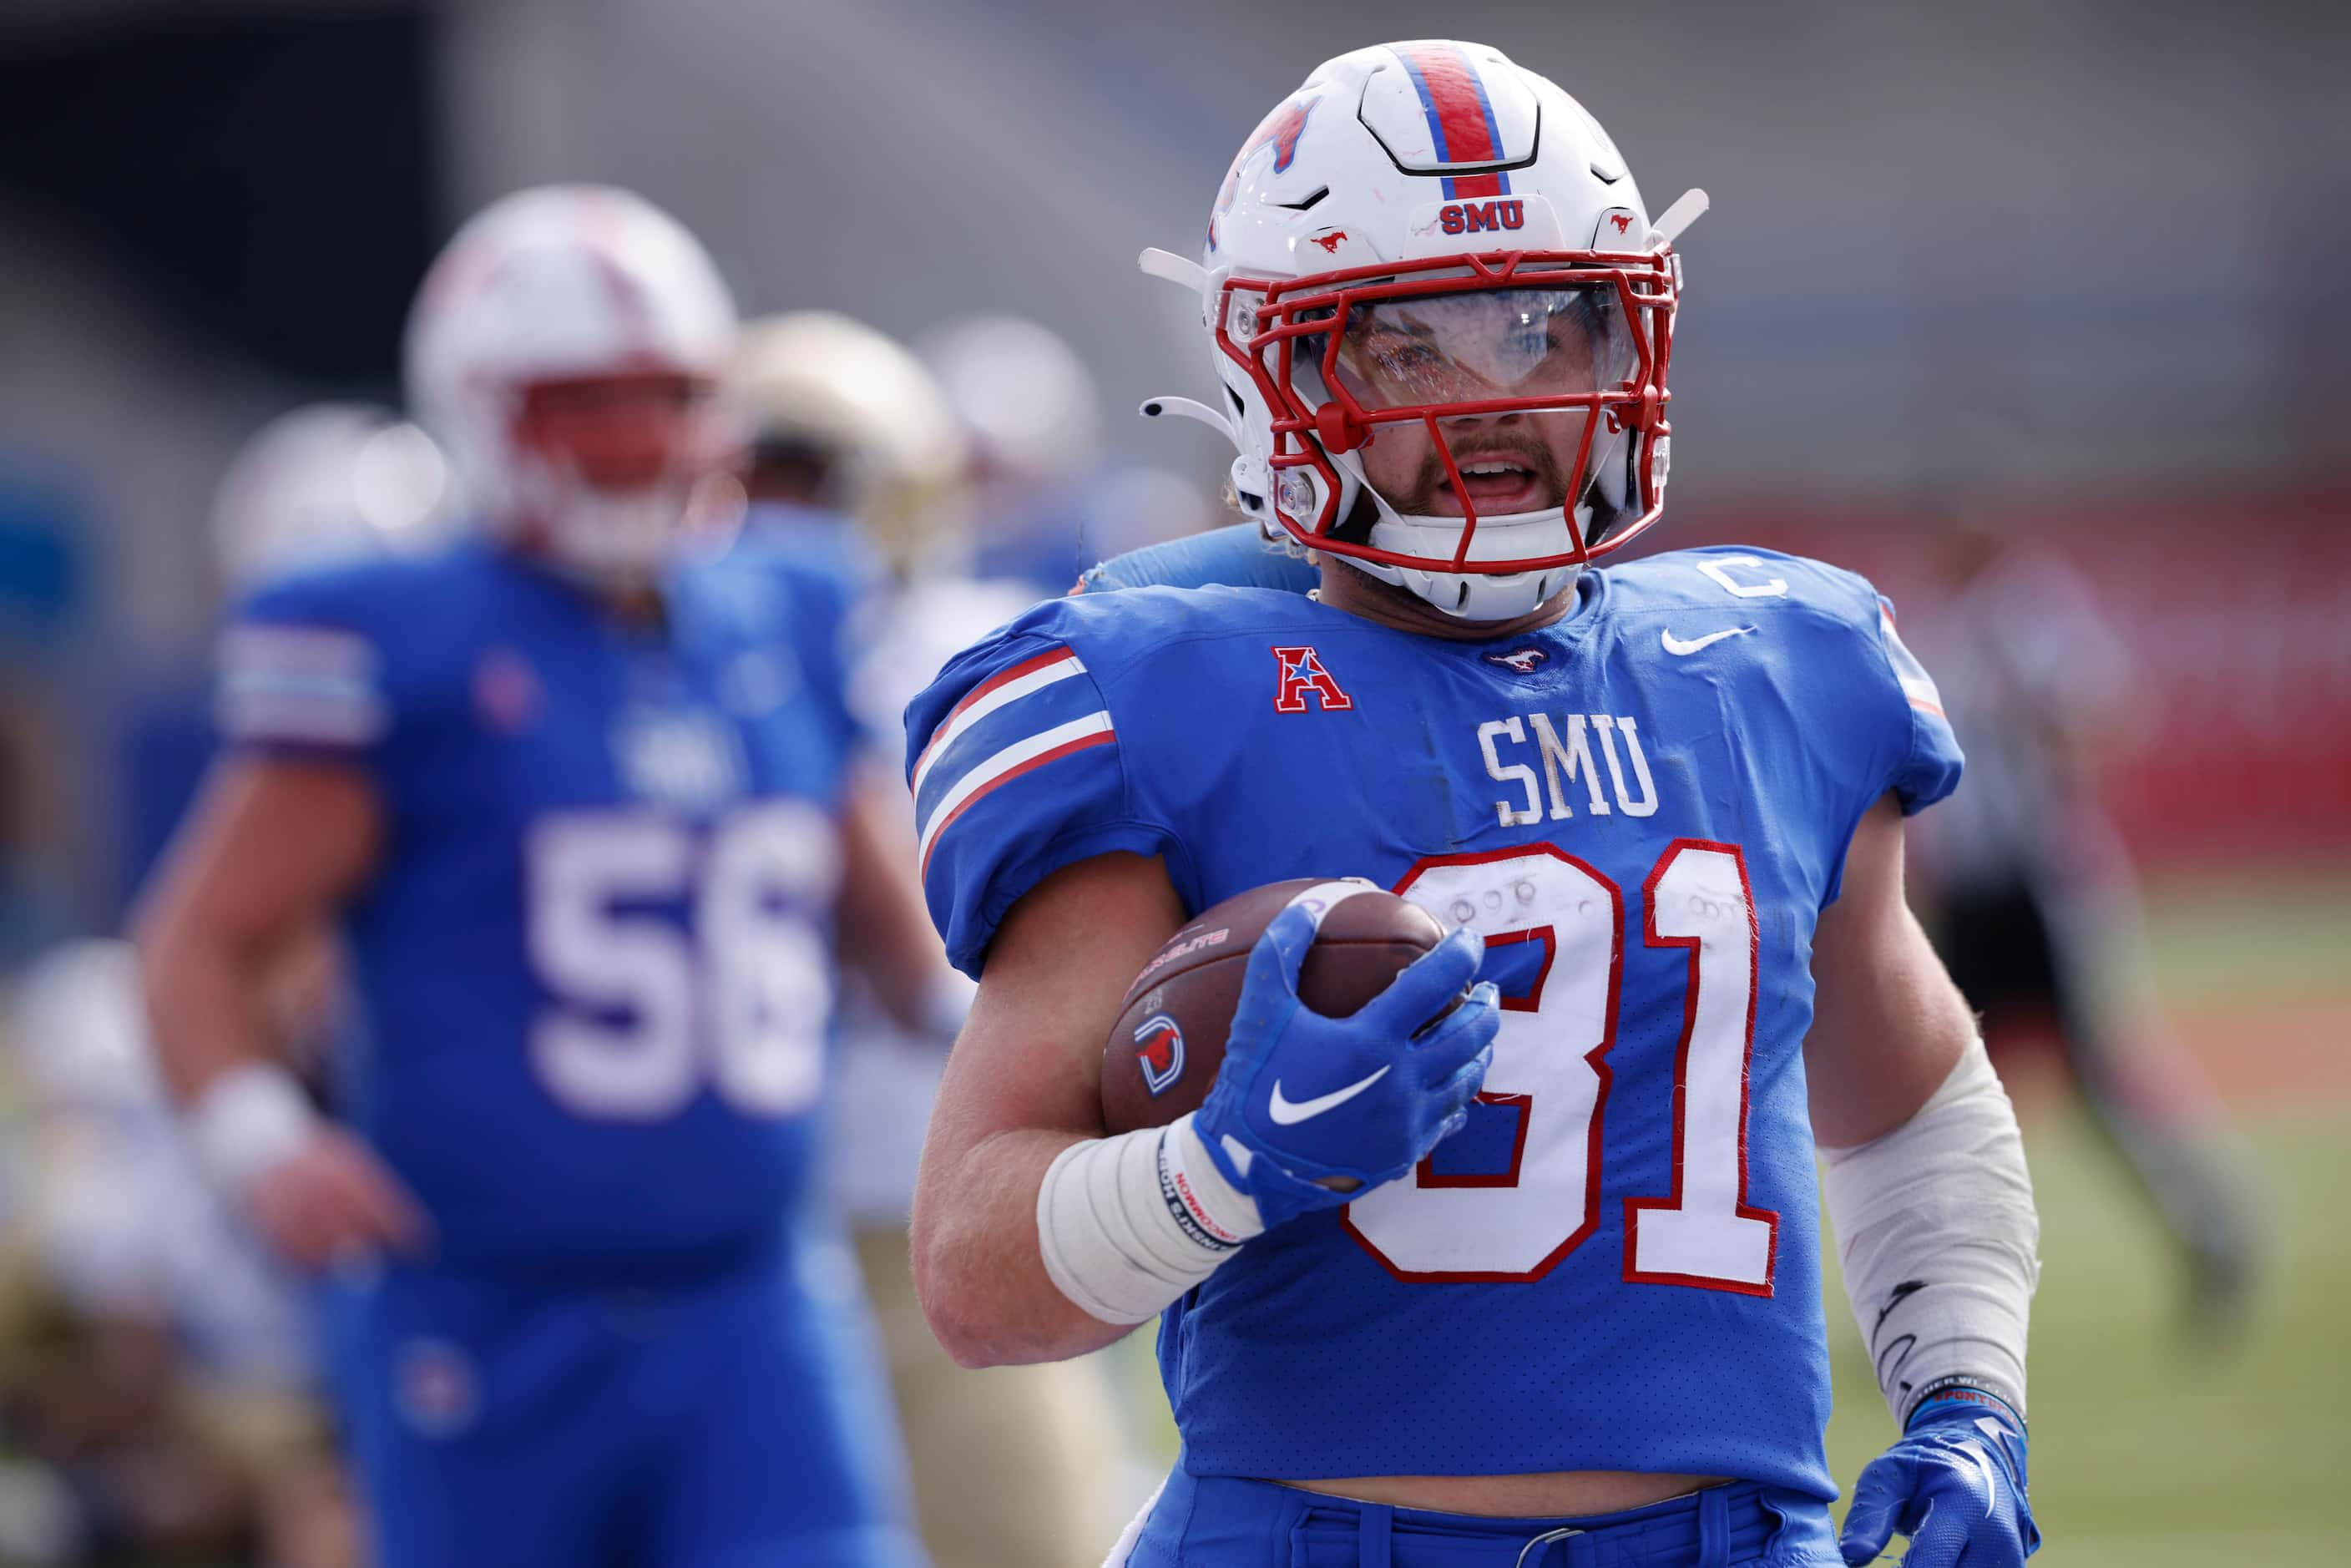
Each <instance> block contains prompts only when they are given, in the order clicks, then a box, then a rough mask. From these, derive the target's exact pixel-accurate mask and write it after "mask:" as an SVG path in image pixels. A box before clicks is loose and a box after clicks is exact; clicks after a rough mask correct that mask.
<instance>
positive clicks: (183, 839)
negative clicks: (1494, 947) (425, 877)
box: [131, 758, 380, 1101]
mask: <svg viewBox="0 0 2351 1568" xmlns="http://www.w3.org/2000/svg"><path fill="white" fill-rule="evenodd" d="M379 832H380V821H379V816H378V811H377V808H376V805H375V802H374V799H373V796H372V794H371V791H370V789H369V787H368V785H367V783H366V782H365V780H364V779H363V778H362V777H361V776H360V774H358V773H357V772H356V771H355V770H352V769H350V768H339V767H334V766H331V765H325V764H309V763H291V762H281V761H269V760H253V759H247V758H231V759H230V760H228V761H225V762H223V763H222V764H220V765H219V766H217V767H216V768H214V772H213V775H212V777H211V778H210V779H208V780H207V781H206V783H205V787H204V793H203V795H202V796H201V797H200V798H199V800H197V802H196V805H195V807H194V808H193V810H191V812H190V813H189V817H188V820H187V821H186V822H185V823H184V824H183V826H182V828H181V830H180V832H179V834H178V836H177V837H176V838H175V839H174V840H173V841H172V849H171V852H170V853H169V854H168V855H167V856H166V858H165V860H164V862H163V863H162V868H161V869H160V870H159V871H158V872H157V873H156V875H155V877H154V879H153V880H152V882H151V883H149V885H148V886H147V888H146V889H145V890H144V891H143V892H142V894H141V899H140V904H139V907H138V910H137V911H136V913H135V915H134V916H133V920H132V925H131V935H132V937H133V940H134V941H135V942H136V944H137V946H138V949H139V959H140V973H141V983H142V987H143V988H144V990H145V993H146V998H147V1009H148V1014H149V1021H150V1024H151V1027H152V1033H153V1037H154V1040H155V1048H156V1053H157V1055H158V1057H159V1059H160V1061H161V1065H162V1071H163V1074H164V1078H165V1080H166V1082H168V1083H169V1084H170V1085H171V1088H172V1092H173V1093H174V1094H176V1095H177V1096H178V1097H179V1098H180V1099H182V1100H183V1101H185V1100H189V1099H192V1098H193V1097H194V1096H195V1095H196V1094H197V1092H200V1091H201V1090H202V1089H203V1088H204V1085H205V1084H207V1083H209V1082H212V1081H213V1080H214V1078H216V1077H218V1076H219V1075H220V1074H221V1073H223V1072H225V1071H227V1070H228V1069H230V1068H232V1067H235V1066H236V1065H238V1064H239V1063H241V1062H245V1061H252V1060H254V1059H255V1058H256V1057H257V1056H260V1055H263V1054H265V1053H266V1052H267V1051H270V1050H271V1049H273V1048H274V1046H275V1045H276V1044H277V1041H275V1040H274V1039H273V1036H274V1033H275V1030H273V1028H272V1019H271V1018H270V1009H269V1007H268V996H269V980H270V977H271V974H272V972H273V969H274V967H275V966H276V965H277V963H278V961H279V960H280V959H281V958H283V957H284V956H287V954H288V953H290V952H291V951H292V950H293V949H294V947H295V946H296V944H297V943H298V940H299V939H300V937H301V936H303V935H305V934H306V933H308V932H309V931H312V930H314V929H316V927H317V925H319V923H320V922H322V921H325V920H328V919H329V918H331V916H332V915H333V913H334V911H335V909H336V907H337V906H338V905H339V904H340V903H341V902H342V900H343V899H344V898H346V897H348V896H349V895H350V893H351V892H352V891H353V890H355V889H356V888H357V887H358V886H359V885H360V883H361V882H362V881H363V880H364V879H365V877H366V874H367V871H368V867H369V866H370V865H371V863H372V861H373V858H374V854H375V850H376V841H377V838H378V835H379Z"/></svg>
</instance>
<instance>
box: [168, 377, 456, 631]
mask: <svg viewBox="0 0 2351 1568" xmlns="http://www.w3.org/2000/svg"><path fill="white" fill-rule="evenodd" d="M454 496H455V486H453V485H452V484H451V483H450V478H449V468H448V465H447V464H446V463H444V461H443V460H442V456H441V451H440V448H438V447H436V446H435V445H434V444H433V438H432V437H431V436H429V435H427V434H424V432H423V431H422V430H419V429H418V428H417V427H416V426H415V425H413V424H411V423H408V422H407V421H405V420H403V419H402V418H401V417H400V416H399V415H398V414H396V413H392V411H391V410H390V409H386V408H376V407H373V406H371V405H370V404H367V403H349V402H319V403H309V404H307V405H305V406H304V407H301V408H298V409H295V410H293V411H292V412H290V413H282V414H280V415H278V416H277V418H276V419H273V420H271V421H270V422H269V423H267V424H266V425H263V426H262V427H261V429H260V430H258V431H256V433H255V434H253V436H252V437H251V438H250V439H249V440H247V441H246V444H245V445H244V446H243V447H242V448H240V449H239V450H238V452H237V455H236V459H235V461H234V462H233V463H231V464H230V465H229V466H228V471H227V472H226V473H225V474H224V475H223V476H221V482H220V486H219V487H218V488H217V489H216V490H214V493H213V511H212V539H213V556H214V561H215V562H216V563H217V564H218V566H219V568H220V576H221V581H222V582H223V583H225V585H227V586H228V587H230V588H232V589H246V588H250V587H251V586H253V585H254V584H255V583H257V582H259V581H262V580H265V579H267V578H271V577H276V576H277V575H279V574H280V573H283V572H289V571H297V570H303V569H305V568H308V567H314V566H325V565H328V564H329V563H332V562H335V561H341V560H353V559H368V558H370V557H374V556H381V555H384V554H387V553H398V552H403V551H416V550H423V549H431V548H432V547H433V546H434V545H435V544H438V543H439V542H441V541H442V539H443V538H445V537H446V536H447V534H448V532H449V523H450V519H451V517H452V513H453V507H452V501H453V498H454Z"/></svg>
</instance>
